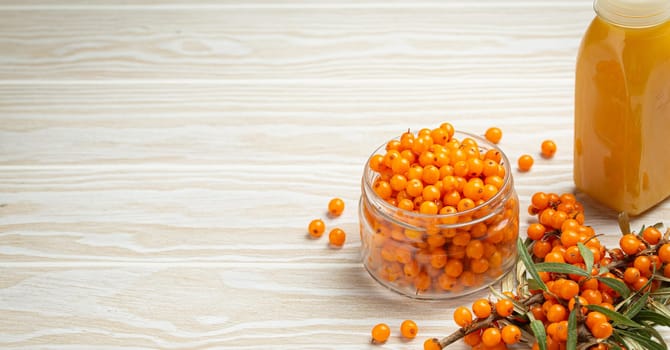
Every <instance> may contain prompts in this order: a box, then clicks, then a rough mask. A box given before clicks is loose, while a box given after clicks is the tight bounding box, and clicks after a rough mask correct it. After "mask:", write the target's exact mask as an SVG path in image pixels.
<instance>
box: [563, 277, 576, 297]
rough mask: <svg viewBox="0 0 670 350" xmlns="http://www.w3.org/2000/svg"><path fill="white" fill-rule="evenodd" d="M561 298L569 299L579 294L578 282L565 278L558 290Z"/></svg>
mask: <svg viewBox="0 0 670 350" xmlns="http://www.w3.org/2000/svg"><path fill="white" fill-rule="evenodd" d="M559 293H560V295H561V298H562V299H565V300H570V299H572V298H573V297H575V296H576V295H578V294H579V284H577V282H575V281H573V280H566V281H565V282H564V283H563V285H562V286H561V289H560V291H559Z"/></svg>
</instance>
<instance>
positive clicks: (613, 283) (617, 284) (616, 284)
mask: <svg viewBox="0 0 670 350" xmlns="http://www.w3.org/2000/svg"><path fill="white" fill-rule="evenodd" d="M598 281H600V282H602V283H603V284H604V285H606V286H608V287H610V288H612V289H614V291H615V292H617V293H619V295H621V296H622V297H624V298H628V296H629V295H630V289H629V288H628V286H627V285H626V284H625V283H623V282H621V281H619V280H617V279H614V278H609V277H598Z"/></svg>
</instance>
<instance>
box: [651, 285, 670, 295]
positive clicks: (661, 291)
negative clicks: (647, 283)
mask: <svg viewBox="0 0 670 350" xmlns="http://www.w3.org/2000/svg"><path fill="white" fill-rule="evenodd" d="M650 295H651V296H652V297H662V296H668V295H670V288H667V287H666V288H659V289H657V290H655V291H653V292H651V294H650Z"/></svg>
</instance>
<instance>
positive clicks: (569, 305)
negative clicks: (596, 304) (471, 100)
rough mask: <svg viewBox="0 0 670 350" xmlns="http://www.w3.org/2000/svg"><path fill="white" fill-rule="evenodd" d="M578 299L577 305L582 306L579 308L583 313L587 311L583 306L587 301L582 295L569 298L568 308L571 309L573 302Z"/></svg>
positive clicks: (573, 306) (573, 305)
mask: <svg viewBox="0 0 670 350" xmlns="http://www.w3.org/2000/svg"><path fill="white" fill-rule="evenodd" d="M578 299H579V305H581V306H582V308H581V310H582V313H585V312H586V311H587V309H586V308H585V307H584V306H586V305H588V304H589V302H588V301H587V300H586V298H584V297H578V298H572V299H570V301H569V302H568V310H570V311H572V309H574V308H575V304H576V303H577V302H576V300H578Z"/></svg>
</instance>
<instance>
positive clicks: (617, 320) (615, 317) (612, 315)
mask: <svg viewBox="0 0 670 350" xmlns="http://www.w3.org/2000/svg"><path fill="white" fill-rule="evenodd" d="M586 308H587V309H589V310H591V311H598V312H600V313H602V314H604V315H605V316H607V317H608V318H609V319H610V320H612V321H613V323H614V324H620V325H624V326H628V327H636V328H641V327H642V325H641V324H639V323H637V322H635V321H633V320H631V319H630V318H628V317H625V316H623V315H621V314H620V313H618V312H616V311H612V310H610V309H608V308H606V307H602V306H600V305H586Z"/></svg>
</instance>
